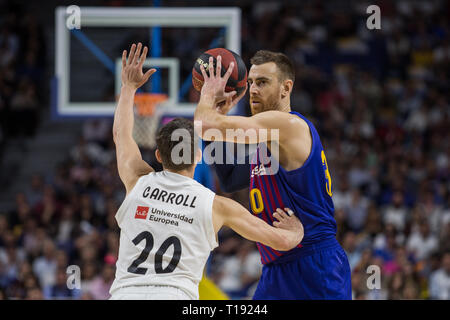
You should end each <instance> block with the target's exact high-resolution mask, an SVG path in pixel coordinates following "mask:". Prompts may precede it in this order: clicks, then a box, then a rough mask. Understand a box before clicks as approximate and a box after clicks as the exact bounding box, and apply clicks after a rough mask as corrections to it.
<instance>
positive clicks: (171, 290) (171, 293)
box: [109, 286, 192, 300]
mask: <svg viewBox="0 0 450 320" xmlns="http://www.w3.org/2000/svg"><path fill="white" fill-rule="evenodd" d="M109 300H192V299H191V298H190V297H189V296H188V295H187V294H186V293H185V292H184V291H183V290H181V289H179V288H176V287H172V286H133V287H124V288H119V289H117V290H116V291H115V292H114V293H113V294H112V295H111V298H109Z"/></svg>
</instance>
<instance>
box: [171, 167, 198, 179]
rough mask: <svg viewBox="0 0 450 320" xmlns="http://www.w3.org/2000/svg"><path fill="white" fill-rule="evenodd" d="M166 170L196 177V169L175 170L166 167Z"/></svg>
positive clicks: (192, 177)
mask: <svg viewBox="0 0 450 320" xmlns="http://www.w3.org/2000/svg"><path fill="white" fill-rule="evenodd" d="M164 170H165V171H168V172H172V173H176V174H179V175H182V176H185V177H188V178H191V179H194V172H195V169H194V170H193V169H186V170H181V171H175V170H171V169H164Z"/></svg>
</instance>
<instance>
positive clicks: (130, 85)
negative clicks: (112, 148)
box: [113, 43, 156, 194]
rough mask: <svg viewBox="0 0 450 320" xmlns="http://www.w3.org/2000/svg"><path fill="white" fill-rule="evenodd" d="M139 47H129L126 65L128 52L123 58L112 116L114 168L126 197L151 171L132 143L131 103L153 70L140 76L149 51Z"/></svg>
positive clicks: (132, 116)
mask: <svg viewBox="0 0 450 320" xmlns="http://www.w3.org/2000/svg"><path fill="white" fill-rule="evenodd" d="M141 49H142V44H141V43H139V44H138V45H137V47H136V45H135V44H133V45H132V46H131V49H130V54H129V56H128V61H127V51H126V50H124V51H123V54H122V88H121V91H120V98H119V102H118V104H117V108H116V111H115V113H114V124H113V138H114V143H115V145H116V157H117V168H118V170H119V176H120V179H121V180H122V182H123V184H124V185H125V188H126V190H127V194H128V193H129V192H130V191H131V189H133V187H134V185H135V184H136V182H137V180H138V179H139V177H140V176H142V175H145V174H147V173H149V172H151V171H153V168H152V167H150V166H149V165H148V164H147V163H146V162H145V161H144V160H142V156H141V152H140V150H139V147H138V145H137V144H136V142H135V141H134V139H133V136H132V131H133V125H134V114H133V101H134V95H135V93H136V90H137V89H138V88H139V87H140V86H142V85H143V84H144V83H145V82H147V80H148V79H149V78H150V76H151V75H152V74H153V73H155V71H156V70H155V69H150V70H148V71H147V72H146V73H145V74H144V73H143V72H142V66H143V64H144V61H145V58H146V56H147V51H148V48H147V47H144V50H143V51H142V54H141Z"/></svg>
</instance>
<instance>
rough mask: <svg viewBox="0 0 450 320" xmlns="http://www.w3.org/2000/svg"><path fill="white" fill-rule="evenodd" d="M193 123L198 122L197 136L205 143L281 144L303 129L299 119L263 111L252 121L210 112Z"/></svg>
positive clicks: (277, 112) (285, 114) (251, 119)
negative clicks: (274, 142) (273, 142)
mask: <svg viewBox="0 0 450 320" xmlns="http://www.w3.org/2000/svg"><path fill="white" fill-rule="evenodd" d="M211 111H212V110H211ZM296 118H297V119H296ZM195 120H196V121H198V122H197V123H196V129H197V133H198V134H199V135H201V137H202V139H203V140H206V141H227V142H235V143H247V144H250V143H259V142H266V141H282V140H283V139H285V138H286V139H287V138H288V137H291V138H292V136H294V135H295V134H298V133H299V129H300V130H301V129H302V127H301V123H300V122H301V120H300V119H299V118H298V117H293V116H292V115H291V114H289V113H287V112H281V111H266V112H261V113H258V114H256V115H253V116H251V117H242V116H226V115H222V114H219V113H217V112H215V111H212V112H210V113H209V114H208V115H206V114H205V115H203V116H202V115H198V116H197V117H196V118H195ZM200 129H201V130H200Z"/></svg>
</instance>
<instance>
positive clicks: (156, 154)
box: [155, 149, 162, 163]
mask: <svg viewBox="0 0 450 320" xmlns="http://www.w3.org/2000/svg"><path fill="white" fill-rule="evenodd" d="M155 157H156V160H158V162H159V163H162V158H161V152H159V150H158V149H156V150H155Z"/></svg>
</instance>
